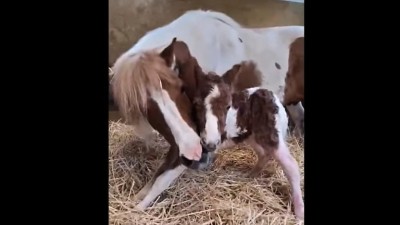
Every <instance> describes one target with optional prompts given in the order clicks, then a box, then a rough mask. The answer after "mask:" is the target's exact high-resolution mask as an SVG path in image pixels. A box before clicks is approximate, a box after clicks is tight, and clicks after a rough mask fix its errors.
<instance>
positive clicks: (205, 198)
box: [109, 121, 304, 225]
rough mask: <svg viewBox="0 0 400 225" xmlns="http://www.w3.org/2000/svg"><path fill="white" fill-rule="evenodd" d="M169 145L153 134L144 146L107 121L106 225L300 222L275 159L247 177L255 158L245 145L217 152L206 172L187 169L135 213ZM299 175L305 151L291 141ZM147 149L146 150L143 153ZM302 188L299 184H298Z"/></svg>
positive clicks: (130, 133)
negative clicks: (142, 191) (136, 198)
mask: <svg viewBox="0 0 400 225" xmlns="http://www.w3.org/2000/svg"><path fill="white" fill-rule="evenodd" d="M168 147H169V144H168V143H167V142H166V141H165V140H164V139H163V138H162V137H161V136H159V135H157V134H155V135H154V138H153V140H152V141H151V142H150V144H149V145H148V150H147V148H146V146H145V144H144V142H143V141H142V140H140V139H139V138H137V137H135V136H134V132H133V128H132V127H131V126H127V125H124V124H122V123H120V122H111V121H110V123H109V224H124V225H125V224H144V225H146V224H147V225H153V224H163V225H173V224H179V225H186V224H190V225H197V224H202V225H203V224H204V225H206V224H232V225H233V224H274V225H278V224H299V223H302V222H299V221H298V220H296V219H295V217H294V214H293V207H292V205H291V201H290V195H291V191H290V185H289V183H288V181H287V179H286V177H285V176H284V173H283V171H282V169H281V167H279V166H278V165H277V163H276V161H275V160H270V161H269V163H268V164H267V165H266V166H265V168H264V170H263V172H262V174H261V175H260V176H259V177H257V178H254V179H252V178H249V177H248V176H247V173H248V172H249V171H250V169H251V168H252V167H253V165H254V164H255V163H256V160H257V156H256V155H255V154H254V153H253V151H252V150H251V149H249V148H248V147H247V146H244V145H243V146H237V147H235V148H234V149H225V150H222V151H220V152H219V153H218V156H217V159H216V161H215V162H214V164H213V165H212V166H211V167H210V168H209V169H207V170H203V171H193V170H187V171H186V172H185V173H184V174H183V175H182V176H181V177H179V178H178V179H177V180H176V181H175V182H174V183H173V184H172V185H171V186H170V188H169V189H167V190H166V191H164V192H163V194H161V195H160V196H159V197H158V199H156V200H155V201H156V202H157V204H155V205H153V206H150V207H149V208H148V209H147V210H146V211H145V212H139V211H136V210H135V209H134V206H135V204H136V203H137V202H134V196H135V193H137V192H138V191H139V190H140V188H142V187H143V186H144V185H145V183H146V182H147V181H149V180H150V179H151V177H152V176H153V174H154V172H155V171H156V170H157V168H158V166H159V165H160V164H161V163H162V160H163V159H164V155H165V153H166V152H167V150H168ZM289 148H290V150H291V152H292V154H293V155H294V157H295V158H296V160H297V161H298V163H299V166H300V170H301V174H302V177H303V168H304V167H303V147H302V144H301V143H300V142H299V141H298V140H297V139H295V138H289ZM147 151H148V152H147ZM302 184H303V181H302Z"/></svg>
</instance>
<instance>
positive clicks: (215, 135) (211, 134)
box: [200, 85, 221, 145]
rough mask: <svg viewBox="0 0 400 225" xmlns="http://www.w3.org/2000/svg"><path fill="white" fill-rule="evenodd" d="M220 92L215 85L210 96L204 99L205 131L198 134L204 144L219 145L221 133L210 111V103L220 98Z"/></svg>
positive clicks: (216, 119) (216, 120)
mask: <svg viewBox="0 0 400 225" xmlns="http://www.w3.org/2000/svg"><path fill="white" fill-rule="evenodd" d="M220 94H221V93H220V91H219V88H218V86H217V85H214V86H213V88H212V89H211V91H210V94H208V95H207V97H206V98H205V99H204V106H205V108H206V125H205V129H204V130H203V131H201V132H200V136H201V138H202V139H203V141H205V142H206V144H216V145H217V144H219V142H220V140H221V133H220V132H219V129H218V118H217V117H216V116H215V115H214V113H213V111H212V105H211V101H212V100H213V99H215V98H218V97H219V96H220Z"/></svg>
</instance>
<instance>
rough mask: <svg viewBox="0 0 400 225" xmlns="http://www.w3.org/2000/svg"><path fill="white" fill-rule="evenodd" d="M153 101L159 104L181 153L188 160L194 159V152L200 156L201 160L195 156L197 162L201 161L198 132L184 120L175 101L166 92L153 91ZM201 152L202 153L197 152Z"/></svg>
mask: <svg viewBox="0 0 400 225" xmlns="http://www.w3.org/2000/svg"><path fill="white" fill-rule="evenodd" d="M151 97H152V99H153V100H154V101H155V102H156V103H157V105H158V107H159V108H160V111H161V113H162V114H163V116H164V119H165V122H166V123H167V125H168V126H169V128H170V129H171V132H172V134H173V136H174V139H175V142H176V143H177V144H178V146H179V152H180V153H181V154H182V155H184V156H185V157H186V158H188V159H192V158H193V157H194V156H193V154H194V152H193V151H196V152H195V153H196V155H197V154H198V153H200V154H199V158H197V156H195V158H194V159H195V160H198V159H200V156H201V145H200V137H199V136H198V135H197V134H196V132H195V131H194V130H193V129H192V128H191V127H190V126H189V125H188V124H187V123H186V122H185V120H183V118H182V116H181V114H180V113H179V110H178V108H177V106H176V104H175V102H174V101H172V100H171V98H170V96H169V94H168V92H167V91H165V90H163V89H162V90H161V92H156V91H153V92H152V93H151ZM197 151H200V152H197Z"/></svg>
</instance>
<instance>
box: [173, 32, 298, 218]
mask: <svg viewBox="0 0 400 225" xmlns="http://www.w3.org/2000/svg"><path fill="white" fill-rule="evenodd" d="M169 48H172V49H171V50H170V51H172V52H173V54H172V55H171V56H170V60H167V62H171V60H172V59H175V61H174V62H175V63H176V69H177V71H179V77H180V78H181V79H182V80H183V81H184V84H185V86H184V88H185V89H186V90H188V96H189V98H190V99H191V101H192V102H193V104H194V115H195V116H196V119H195V120H197V122H198V124H197V125H198V129H199V132H200V137H201V139H202V143H203V145H205V146H206V148H207V150H208V151H210V152H212V151H214V150H216V149H220V148H227V147H233V145H235V144H238V143H241V142H244V143H247V144H249V145H250V146H251V147H252V148H253V149H254V150H255V151H256V153H257V155H258V162H257V164H256V166H255V167H254V169H253V170H252V171H251V172H250V176H252V177H255V176H256V175H258V174H259V172H260V171H261V170H262V168H263V167H264V165H265V163H266V161H267V159H268V156H273V157H274V158H275V159H276V160H277V161H278V163H279V164H280V165H281V167H282V168H283V171H284V173H285V175H286V176H287V178H288V180H289V183H290V185H291V187H292V193H293V203H294V210H295V214H296V216H297V217H298V218H299V219H302V218H303V217H304V203H303V198H302V193H301V187H300V171H299V166H298V163H297V162H296V160H295V159H294V158H293V156H292V155H291V154H290V151H289V149H288V147H287V144H286V137H287V130H288V117H287V114H286V111H285V109H284V107H283V105H282V103H281V102H280V100H279V98H278V96H277V95H276V94H274V93H273V92H271V91H269V90H268V89H265V88H260V87H258V86H259V84H260V83H261V80H260V79H261V78H262V74H261V72H260V71H259V70H257V67H256V65H255V64H254V63H253V62H247V61H245V62H242V63H241V64H237V65H234V66H233V67H232V68H231V69H230V70H228V71H227V72H226V73H224V74H223V75H222V76H218V75H217V74H214V73H211V72H210V73H208V74H205V73H204V72H203V71H202V69H201V67H200V66H199V65H198V63H197V60H196V59H195V58H194V57H192V56H191V54H190V52H189V49H188V46H187V45H186V44H185V43H184V42H181V41H176V39H173V41H172V44H171V45H170V47H169ZM294 77H297V76H294ZM287 79H288V81H290V82H291V84H292V85H293V86H296V85H297V83H296V82H295V81H296V80H294V81H292V80H291V79H292V78H291V77H288V78H287ZM296 87H297V86H296ZM291 88H294V87H291V86H288V90H291V91H292V94H293V93H296V90H297V89H295V90H292V89H291ZM286 91H287V90H286ZM293 95H294V94H293ZM286 96H287V97H285V99H287V100H288V101H289V100H291V99H290V98H289V97H290V95H286ZM295 96H297V95H295ZM221 142H222V143H221Z"/></svg>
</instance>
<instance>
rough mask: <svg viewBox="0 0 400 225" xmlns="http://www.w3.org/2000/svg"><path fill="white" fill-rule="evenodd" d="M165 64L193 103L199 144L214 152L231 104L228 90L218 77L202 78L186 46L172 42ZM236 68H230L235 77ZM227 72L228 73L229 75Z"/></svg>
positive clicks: (203, 75)
mask: <svg viewBox="0 0 400 225" xmlns="http://www.w3.org/2000/svg"><path fill="white" fill-rule="evenodd" d="M164 56H165V57H166V58H168V59H167V60H166V61H167V62H168V65H169V66H170V67H171V69H173V70H174V71H175V72H176V73H177V74H178V75H179V77H180V78H181V79H182V80H183V81H184V83H185V85H184V91H185V92H186V93H187V95H188V97H189V98H190V100H191V101H192V103H193V108H194V115H193V117H194V118H195V119H196V121H197V126H198V133H200V137H201V143H202V145H203V146H204V147H205V148H206V149H207V150H208V151H214V150H215V148H216V146H217V145H218V144H220V143H221V136H222V135H223V132H224V125H225V117H226V113H227V108H228V106H229V105H230V102H231V91H230V86H229V84H227V83H226V82H225V81H224V79H223V78H222V77H220V76H218V75H217V74H214V73H208V74H205V73H204V72H203V70H202V69H201V67H200V66H199V64H198V62H197V60H196V59H195V58H194V57H192V56H191V54H190V51H189V48H188V46H187V45H186V44H185V43H184V42H182V41H176V39H173V41H172V45H170V49H169V50H168V55H167V54H166V55H164ZM236 70H238V67H234V68H232V69H231V70H230V71H228V72H229V73H234V71H236ZM228 72H227V73H228Z"/></svg>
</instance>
